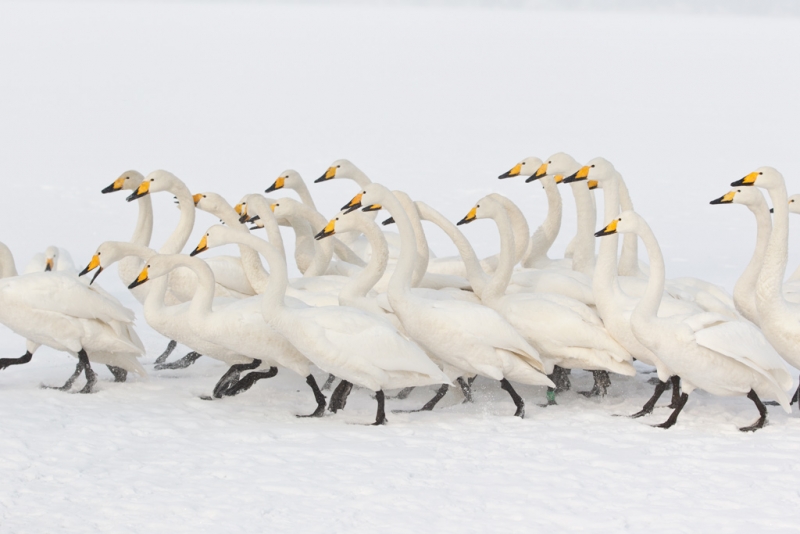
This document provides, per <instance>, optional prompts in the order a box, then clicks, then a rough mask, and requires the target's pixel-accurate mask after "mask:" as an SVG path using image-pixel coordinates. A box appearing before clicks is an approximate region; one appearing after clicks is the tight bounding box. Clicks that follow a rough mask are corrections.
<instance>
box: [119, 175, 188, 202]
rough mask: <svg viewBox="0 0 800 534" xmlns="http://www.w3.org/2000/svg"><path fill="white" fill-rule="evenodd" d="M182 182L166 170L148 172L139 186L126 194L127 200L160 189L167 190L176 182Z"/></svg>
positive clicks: (156, 191)
mask: <svg viewBox="0 0 800 534" xmlns="http://www.w3.org/2000/svg"><path fill="white" fill-rule="evenodd" d="M179 183H182V182H181V181H180V180H179V179H178V177H177V176H175V175H174V174H172V173H171V172H167V171H162V170H158V171H153V172H151V173H150V174H148V175H147V176H146V177H145V179H144V180H143V181H142V183H141V184H139V187H137V188H136V190H135V191H134V192H133V193H131V194H130V195H129V196H128V199H127V200H128V202H130V201H132V200H136V199H137V198H142V197H143V196H145V195H149V194H150V193H158V192H160V191H169V190H170V189H172V188H173V186H176V185H177V184H179Z"/></svg>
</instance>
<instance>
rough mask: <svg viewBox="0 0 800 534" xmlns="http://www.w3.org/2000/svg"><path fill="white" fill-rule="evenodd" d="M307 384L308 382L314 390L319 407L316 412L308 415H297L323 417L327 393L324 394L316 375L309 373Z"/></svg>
mask: <svg viewBox="0 0 800 534" xmlns="http://www.w3.org/2000/svg"><path fill="white" fill-rule="evenodd" d="M306 384H308V385H309V387H310V388H311V391H313V392H314V399H315V400H316V401H317V409H316V410H314V413H311V414H308V415H298V416H297V417H322V415H323V414H324V413H325V400H326V399H325V395H323V394H322V391H320V389H319V386H318V385H317V381H316V380H315V379H314V375H308V376H307V377H306Z"/></svg>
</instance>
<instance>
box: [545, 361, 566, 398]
mask: <svg viewBox="0 0 800 534" xmlns="http://www.w3.org/2000/svg"><path fill="white" fill-rule="evenodd" d="M567 371H568V369H564V368H563V367H559V366H558V365H555V366H553V372H552V373H551V374H550V376H548V378H549V379H550V380H552V381H553V383H554V384H555V385H556V389H555V392H556V393H561V392H564V391H569V390H570V388H571V387H572V382H570V380H569V373H567Z"/></svg>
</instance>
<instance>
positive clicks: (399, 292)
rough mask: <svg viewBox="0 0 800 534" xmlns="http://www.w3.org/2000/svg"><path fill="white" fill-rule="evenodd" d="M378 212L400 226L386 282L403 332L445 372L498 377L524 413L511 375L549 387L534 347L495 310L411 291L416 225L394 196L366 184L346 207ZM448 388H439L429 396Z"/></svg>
mask: <svg viewBox="0 0 800 534" xmlns="http://www.w3.org/2000/svg"><path fill="white" fill-rule="evenodd" d="M359 208H362V210H363V211H377V210H380V209H383V208H385V209H386V210H387V211H388V212H389V214H390V215H391V216H392V218H393V219H394V221H395V223H396V224H397V227H398V229H399V231H400V239H401V244H402V246H401V250H400V258H399V259H398V261H397V266H396V267H395V270H394V273H393V275H392V279H391V281H390V282H389V291H388V297H389V303H390V304H391V306H392V309H393V310H394V312H395V314H396V315H397V317H398V318H399V319H400V322H401V323H402V324H403V327H404V328H405V330H406V332H407V333H408V334H409V336H411V338H412V339H414V340H415V341H417V342H418V343H419V344H420V345H422V346H423V347H425V349H426V351H427V352H428V353H430V354H433V355H434V356H435V357H436V358H437V360H438V361H440V362H442V363H443V364H445V370H446V372H447V374H448V376H451V377H452V378H455V377H457V376H463V375H465V374H467V375H473V374H479V375H482V376H486V377H488V378H492V379H494V380H498V381H500V384H501V386H502V388H503V389H504V390H506V391H507V392H508V394H509V395H510V396H511V398H512V400H513V401H514V404H515V406H516V407H517V410H516V413H515V414H514V415H516V416H518V417H524V415H525V403H524V401H523V400H522V397H520V396H519V395H518V394H517V392H516V391H515V390H514V388H513V386H512V385H511V383H510V382H509V379H511V380H514V381H517V382H522V383H524V384H531V385H541V386H550V387H553V386H554V384H553V383H552V382H551V381H550V379H549V378H547V376H546V374H547V373H549V372H552V368H547V367H546V365H545V364H544V363H543V362H542V360H541V359H540V357H539V354H538V353H537V352H536V349H534V348H533V347H531V346H530V344H529V343H528V342H527V341H525V339H523V338H522V336H520V335H519V333H517V332H516V330H514V328H513V327H512V326H511V325H510V324H508V322H507V321H506V320H505V319H503V318H502V317H501V316H500V315H499V314H498V313H497V312H495V311H494V310H492V309H491V308H487V307H485V306H482V305H479V304H473V303H470V302H465V301H461V300H429V299H425V298H420V297H418V296H415V295H414V294H413V293H412V292H411V278H412V276H413V274H414V266H415V262H416V243H415V239H414V229H413V227H412V226H411V221H410V220H409V218H408V216H407V215H406V212H405V210H404V209H403V207H402V205H401V204H400V202H399V201H398V200H397V198H396V197H395V196H394V195H393V194H392V193H391V192H390V191H389V190H388V189H386V188H385V187H383V186H382V185H379V184H369V185H367V186H365V187H364V188H363V189H362V192H361V193H360V194H359V195H357V196H356V197H355V198H353V200H351V201H350V203H349V204H348V205H347V206H346V209H348V210H351V211H352V210H355V209H359ZM446 392H447V388H446V387H444V386H443V387H442V388H441V389H440V391H439V392H437V395H436V397H434V399H433V400H437V401H438V399H441V398H442V397H443V396H444V395H445V393H446Z"/></svg>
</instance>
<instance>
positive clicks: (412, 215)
mask: <svg viewBox="0 0 800 534" xmlns="http://www.w3.org/2000/svg"><path fill="white" fill-rule="evenodd" d="M392 194H393V195H394V196H395V198H397V200H398V202H399V203H400V205H401V206H402V207H403V210H404V211H405V212H406V215H408V220H409V221H411V227H412V228H413V229H414V238H415V240H416V243H417V263H416V265H415V266H414V277H413V278H412V279H411V287H418V286H419V283H420V282H421V281H422V278H423V277H424V276H425V273H426V272H427V270H428V262H429V261H430V249H429V248H428V240H427V239H425V230H424V229H423V228H422V221H420V219H419V212H417V207H416V206H415V205H414V202H413V201H412V200H411V197H409V196H408V195H406V194H405V193H403V192H402V191H392Z"/></svg>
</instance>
